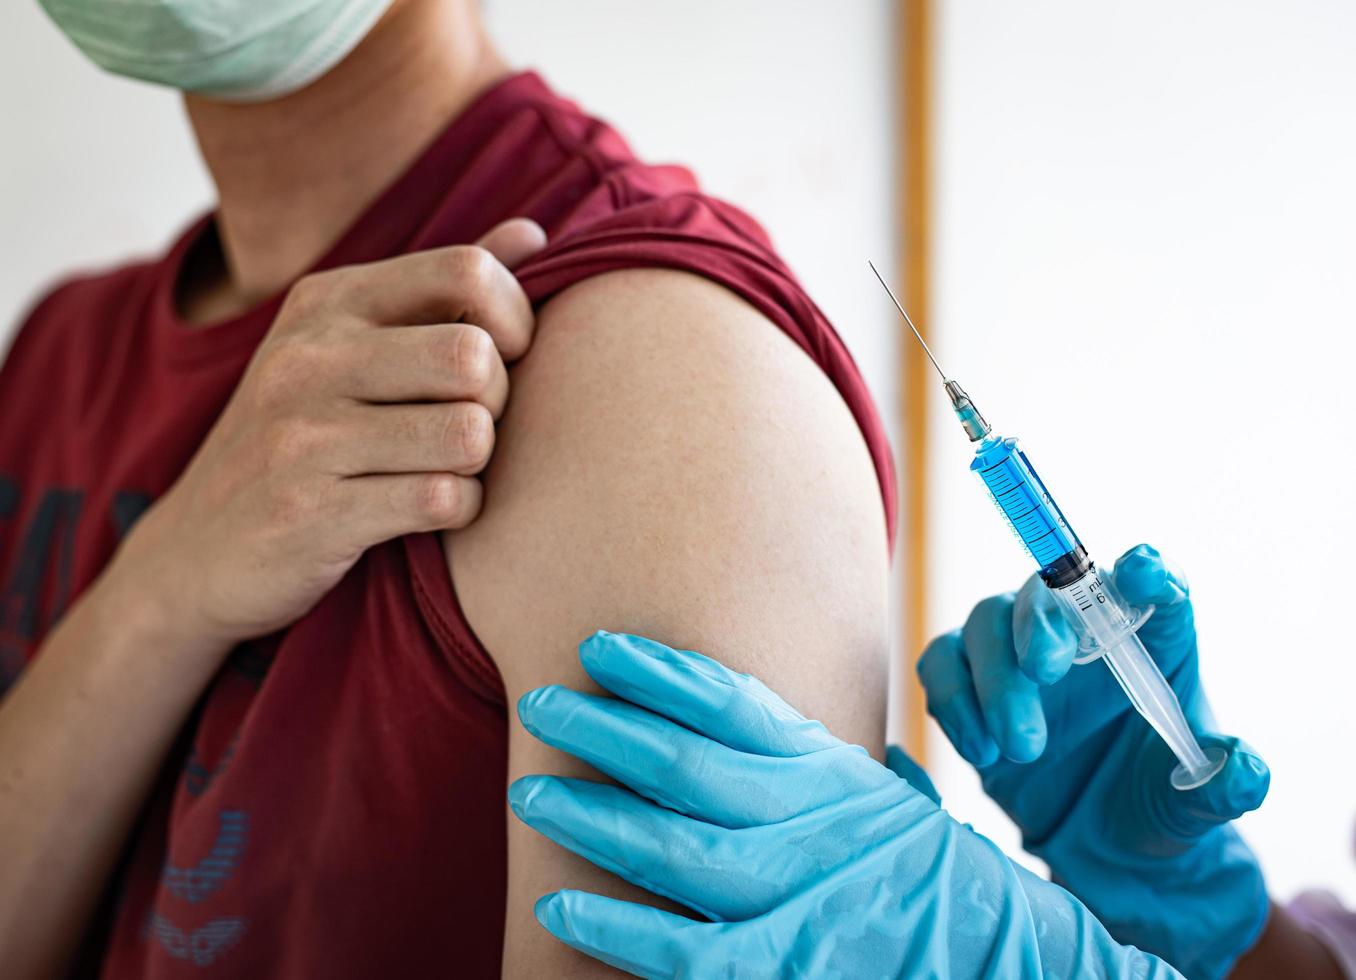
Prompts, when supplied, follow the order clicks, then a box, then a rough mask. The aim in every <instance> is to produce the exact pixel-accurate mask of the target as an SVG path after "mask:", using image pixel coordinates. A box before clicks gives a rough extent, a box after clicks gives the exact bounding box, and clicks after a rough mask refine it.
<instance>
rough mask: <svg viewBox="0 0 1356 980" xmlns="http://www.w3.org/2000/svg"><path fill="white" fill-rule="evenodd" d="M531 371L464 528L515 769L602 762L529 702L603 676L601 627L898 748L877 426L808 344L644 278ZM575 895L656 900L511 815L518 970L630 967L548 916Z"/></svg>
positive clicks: (560, 317)
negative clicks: (888, 718) (874, 451)
mask: <svg viewBox="0 0 1356 980" xmlns="http://www.w3.org/2000/svg"><path fill="white" fill-rule="evenodd" d="M512 387H513V392H512V396H511V398H510V403H509V409H508V412H507V413H506V415H505V416H504V419H503V421H502V423H501V424H500V427H499V431H498V448H497V450H496V453H495V456H494V459H493V462H492V463H491V466H490V469H489V471H488V472H487V474H486V477H485V479H486V503H485V508H484V511H483V512H482V514H481V516H480V518H479V519H478V520H477V521H476V523H475V524H473V525H472V526H471V527H470V528H467V529H465V530H464V531H459V532H456V533H454V534H451V535H449V537H448V546H449V550H448V560H449V564H450V566H451V569H452V573H453V577H454V581H455V582H456V585H457V590H458V594H459V597H460V600H461V603H462V606H463V608H464V610H465V612H466V615H467V618H468V620H469V622H470V624H471V626H472V627H473V628H474V629H475V631H476V633H477V635H478V636H479V637H480V639H481V641H482V642H483V643H484V645H485V648H486V649H487V650H488V651H489V652H490V654H491V655H492V656H493V657H494V659H495V661H496V663H497V664H498V666H499V669H500V672H501V673H502V675H503V678H504V683H505V688H506V690H507V694H508V698H509V706H510V725H509V728H510V738H509V755H510V763H509V767H510V773H509V778H510V779H515V778H517V777H518V776H520V775H524V774H526V773H530V772H555V773H567V774H571V775H587V776H590V777H591V778H595V779H596V778H601V777H599V776H598V775H597V774H596V773H594V772H592V771H591V770H586V768H585V767H584V766H583V765H582V764H581V763H578V762H577V761H575V760H573V759H570V758H568V757H566V756H564V755H563V754H562V753H559V752H557V751H556V750H554V749H550V748H548V747H546V746H545V745H542V744H541V743H539V742H537V741H535V740H534V739H532V738H531V737H530V736H529V735H527V733H526V732H525V731H524V730H523V729H522V726H521V725H520V724H519V723H518V720H517V715H516V712H514V710H513V706H514V705H515V703H516V701H517V699H518V698H519V697H520V696H521V695H522V694H523V693H524V692H526V691H528V690H530V689H532V688H534V687H538V686H540V685H543V684H550V683H562V684H568V685H570V686H572V687H576V688H582V689H586V690H597V689H596V688H595V687H594V686H593V685H591V684H590V683H589V681H588V679H587V677H586V676H585V675H584V673H583V671H582V669H581V668H580V666H579V662H578V659H577V657H576V654H575V647H576V645H577V644H578V643H579V641H580V640H582V639H583V638H584V637H585V636H587V635H588V634H590V633H592V632H593V631H594V630H596V629H609V630H613V631H624V632H631V633H640V634H644V635H647V636H652V637H654V638H655V639H657V640H661V641H663V642H665V643H667V644H670V645H672V646H679V647H686V648H689V649H696V650H701V651H702V652H704V653H707V654H709V655H711V656H713V657H715V658H717V659H718V660H721V661H722V662H724V663H726V664H728V665H729V666H731V667H733V668H735V669H737V670H741V671H746V672H749V673H753V674H755V675H757V676H758V677H759V678H761V679H762V680H763V681H765V682H766V683H767V684H768V685H769V686H770V687H772V688H773V689H774V690H776V691H777V692H778V693H780V694H781V695H782V696H783V697H785V698H786V700H787V701H788V702H790V703H791V704H792V705H794V706H795V707H797V708H799V709H800V710H801V711H802V712H804V713H805V714H806V715H807V716H810V717H815V718H819V719H820V720H822V721H823V722H825V724H827V725H828V727H829V728H830V729H831V730H832V731H833V732H834V733H835V734H837V735H838V736H840V737H842V738H844V739H846V740H848V741H853V742H859V743H861V744H863V745H865V746H866V747H867V748H868V749H869V750H870V751H871V752H872V753H873V754H875V755H877V756H879V755H880V754H881V750H882V742H883V738H884V715H885V699H886V674H887V664H886V650H887V631H886V610H887V576H888V549H887V546H886V537H885V525H884V515H883V509H882V506H881V499H880V492H879V489H878V487H877V484H876V477H875V474H874V470H873V468H872V465H871V461H870V457H869V455H868V453H867V450H866V446H865V443H864V441H863V439H862V437H861V435H860V433H859V430H858V428H857V426H856V424H855V422H854V421H853V419H852V416H851V414H850V413H849V411H848V410H847V408H846V406H845V405H844V404H843V402H842V400H841V398H840V397H839V396H838V394H837V392H836V391H834V389H833V386H832V385H831V384H830V382H829V381H828V380H827V379H826V378H825V377H824V376H823V374H822V372H820V370H819V369H818V368H817V367H816V366H815V365H814V364H813V363H812V362H811V361H810V359H809V358H808V357H807V356H806V355H805V354H804V353H803V352H802V351H801V350H800V349H799V348H798V347H796V345H795V344H794V343H793V342H792V341H790V340H789V339H788V338H787V337H786V336H785V335H784V334H783V333H781V331H779V330H778V329H777V328H776V327H775V326H773V325H772V324H770V323H769V322H768V321H767V320H766V319H765V318H763V317H762V316H761V315H760V314H759V313H758V312H757V311H755V310H754V309H753V308H752V307H750V306H749V305H747V304H746V303H744V302H743V301H742V300H740V299H738V298H737V297H735V296H734V295H733V294H731V293H729V292H727V291H725V290H724V289H722V288H721V287H719V286H717V285H715V284H713V283H710V282H708V281H706V280H703V279H699V278H697V277H695V276H690V275H687V274H684V273H678V272H669V271H658V270H639V271H628V272H618V273H611V274H608V275H605V276H601V277H598V278H595V279H592V280H588V281H586V282H584V283H581V284H579V285H578V286H575V287H573V288H572V289H570V290H568V291H566V292H565V293H563V294H561V295H560V296H559V297H557V298H556V299H554V300H553V301H552V302H551V303H550V304H548V305H547V307H546V308H545V309H544V310H543V311H542V313H541V315H540V317H539V321H538V333H537V339H536V342H535V344H534V347H533V349H532V351H531V352H530V353H529V355H528V356H527V357H525V358H524V359H523V360H522V361H521V362H519V364H518V366H517V367H515V369H514V372H513V375H512ZM506 812H507V808H506ZM560 887H580V888H588V889H591V890H594V891H602V892H608V893H612V894H617V895H627V894H630V895H631V897H635V895H636V894H637V893H635V892H634V891H628V886H625V885H624V884H623V883H621V882H620V881H619V880H617V879H615V878H612V877H611V876H610V875H608V874H606V873H605V872H602V871H600V870H598V869H596V868H593V867H592V866H590V865H587V864H586V863H585V862H583V861H582V860H581V859H579V858H576V857H574V856H573V855H570V854H567V853H566V852H565V851H564V850H562V849H560V848H558V847H556V846H555V845H554V844H551V843H550V842H549V841H547V840H546V839H545V838H541V837H538V836H537V835H536V834H535V833H534V832H533V831H531V830H529V829H527V828H526V827H524V826H522V825H521V824H519V823H518V822H517V821H515V820H512V819H511V818H510V820H509V902H508V912H507V915H508V918H507V923H506V940H505V958H504V968H505V973H506V974H507V975H515V974H529V975H534V976H536V975H551V976H563V975H585V974H588V973H591V972H594V971H597V972H610V971H607V969H606V968H604V967H602V966H601V965H599V964H597V963H596V962H594V961H591V960H586V959H584V958H583V957H582V956H580V955H579V954H576V953H574V952H573V951H572V950H569V949H567V948H566V947H564V946H563V945H561V944H559V943H557V942H556V941H555V940H554V939H552V938H551V937H550V936H549V935H548V934H547V933H546V932H545V931H544V930H542V929H540V928H539V927H538V926H537V924H536V922H535V921H534V920H533V918H532V905H533V903H534V902H535V901H536V899H537V898H538V897H540V896H541V895H542V894H544V893H546V892H548V891H552V890H554V889H556V888H560ZM651 900H652V901H653V899H651Z"/></svg>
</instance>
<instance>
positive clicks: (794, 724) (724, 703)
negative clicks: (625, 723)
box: [579, 630, 843, 756]
mask: <svg viewBox="0 0 1356 980" xmlns="http://www.w3.org/2000/svg"><path fill="white" fill-rule="evenodd" d="M579 661H580V663H581V664H583V666H584V670H585V671H587V672H588V675H589V676H590V677H592V678H593V679H594V680H595V681H597V682H598V683H599V684H600V685H602V686H603V687H604V688H606V689H607V690H609V691H611V692H612V693H613V694H616V695H617V696H618V697H621V698H624V699H626V700H627V701H630V702H631V703H632V704H638V705H640V706H641V707H642V708H648V709H649V710H651V711H653V712H655V713H657V714H661V715H663V716H664V717H666V718H669V719H671V720H672V721H676V722H677V723H678V724H680V725H683V726H684V727H686V728H690V729H692V730H693V731H694V732H699V733H701V734H703V735H705V736H707V737H708V738H713V739H715V740H716V741H717V742H720V743H722V744H724V745H728V746H729V747H730V748H732V749H738V750H739V751H741V752H753V753H757V754H759V755H774V756H792V755H804V754H806V753H807V752H818V751H819V750H820V749H825V748H831V747H833V746H836V745H841V744H843V743H842V742H841V741H840V740H839V739H837V738H835V737H834V736H833V735H830V734H829V731H828V729H826V728H825V727H824V726H823V725H822V724H820V723H819V722H817V721H811V720H810V719H808V718H806V717H805V716H804V715H802V714H801V713H800V712H799V711H797V710H796V709H795V708H793V707H791V706H790V705H789V704H787V703H786V702H785V701H783V700H782V699H781V698H780V697H778V696H777V695H776V694H775V693H774V692H773V691H771V690H770V689H769V688H768V687H767V686H766V685H764V684H763V683H762V681H760V680H758V679H757V678H756V677H750V676H749V675H748V674H740V673H737V672H736V671H733V670H730V669H729V668H728V667H726V666H724V665H723V664H720V663H718V662H717V661H715V660H712V659H711V658H710V657H706V656H703V655H702V654H700V653H694V652H692V651H690V650H675V649H673V648H671V647H667V646H665V645H664V644H662V643H659V642H657V641H655V640H651V639H648V638H647V637H643V636H631V635H629V634H625V633H608V632H606V631H602V630H600V631H599V632H597V633H594V634H593V635H592V636H590V637H589V638H588V639H587V640H585V641H584V642H583V643H581V644H580V645H579Z"/></svg>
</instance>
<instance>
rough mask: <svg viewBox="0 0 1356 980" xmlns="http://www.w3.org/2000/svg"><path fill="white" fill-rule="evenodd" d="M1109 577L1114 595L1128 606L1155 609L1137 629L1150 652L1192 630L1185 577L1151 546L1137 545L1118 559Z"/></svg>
mask: <svg viewBox="0 0 1356 980" xmlns="http://www.w3.org/2000/svg"><path fill="white" fill-rule="evenodd" d="M1111 577H1112V583H1113V584H1114V585H1115V587H1116V591H1117V592H1119V593H1120V594H1121V596H1122V598H1124V599H1125V601H1126V602H1128V603H1129V604H1130V605H1132V606H1136V607H1138V608H1140V609H1143V608H1146V607H1148V606H1153V607H1154V613H1153V615H1152V616H1150V617H1149V619H1148V620H1146V621H1145V623H1144V625H1143V626H1142V627H1140V636H1141V637H1142V638H1143V639H1144V641H1145V643H1146V645H1148V646H1149V647H1150V648H1151V649H1152V648H1153V647H1154V646H1155V645H1156V644H1155V641H1156V640H1172V639H1178V638H1180V637H1181V636H1182V635H1183V631H1187V630H1192V629H1194V628H1195V624H1194V621H1193V615H1192V608H1191V587H1190V585H1189V584H1188V583H1187V579H1186V575H1185V574H1183V573H1182V571H1181V569H1179V568H1178V567H1177V566H1176V565H1175V564H1173V563H1172V562H1170V561H1168V560H1167V559H1165V558H1164V557H1163V555H1162V554H1161V553H1160V552H1159V550H1158V549H1157V548H1155V547H1154V546H1153V545H1148V544H1140V545H1136V546H1135V547H1133V548H1131V549H1130V550H1129V551H1127V552H1126V553H1125V554H1123V555H1121V557H1120V558H1118V559H1117V560H1116V565H1115V567H1114V568H1113V569H1112V572H1111Z"/></svg>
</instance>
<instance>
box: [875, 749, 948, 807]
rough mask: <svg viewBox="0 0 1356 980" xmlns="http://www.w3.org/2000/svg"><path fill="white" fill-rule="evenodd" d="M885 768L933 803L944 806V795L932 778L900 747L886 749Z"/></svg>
mask: <svg viewBox="0 0 1356 980" xmlns="http://www.w3.org/2000/svg"><path fill="white" fill-rule="evenodd" d="M885 767H886V768H887V769H889V770H890V771H891V772H892V773H894V774H895V775H896V776H898V777H899V778H900V779H902V780H904V781H905V782H906V783H908V784H909V785H910V786H912V787H913V788H914V789H916V790H918V792H920V793H922V794H923V795H924V796H926V797H927V798H928V799H930V800H931V801H932V802H933V803H936V804H937V805H938V806H941V805H942V794H941V793H938V792H937V787H936V786H934V785H933V784H932V778H931V777H930V776H928V774H927V772H925V771H924V769H923V767H922V766H920V765H919V764H918V763H916V762H914V761H913V757H912V756H911V755H909V753H907V752H905V751H904V750H903V749H901V748H900V747H899V746H898V745H887V746H886V747H885Z"/></svg>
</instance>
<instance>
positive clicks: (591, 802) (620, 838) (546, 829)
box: [508, 776, 777, 919]
mask: <svg viewBox="0 0 1356 980" xmlns="http://www.w3.org/2000/svg"><path fill="white" fill-rule="evenodd" d="M508 797H509V806H510V807H511V808H512V810H513V813H514V815H515V816H517V817H518V819H519V820H521V821H522V822H523V823H525V824H527V825H528V826H529V827H531V828H532V829H533V830H535V831H537V832H538V833H540V834H542V835H544V836H546V837H549V838H550V839H551V840H553V841H555V842H556V843H557V844H559V845H560V846H561V847H563V848H565V849H566V850H569V851H573V852H574V853H575V854H578V855H579V856H580V857H582V858H584V859H585V860H587V861H591V862H592V863H594V864H596V865H597V866H598V867H600V868H603V869H605V870H607V871H611V872H612V873H613V874H615V875H617V876H618V877H620V878H624V879H625V880H627V881H629V882H631V883H632V884H634V885H639V886H640V887H641V888H644V889H645V890H646V891H649V892H653V893H654V894H656V895H662V896H664V897H665V898H671V899H673V900H674V901H675V902H679V903H681V904H683V905H686V906H687V907H688V908H690V909H693V910H694V911H696V912H700V913H701V914H702V915H704V916H706V917H707V918H709V919H735V918H749V917H752V916H755V915H759V914H761V913H762V912H765V911H766V910H767V909H768V908H770V907H771V906H772V905H773V904H775V901H776V897H777V896H776V895H775V894H773V893H771V892H770V891H769V889H768V888H767V887H766V886H765V885H763V884H762V883H761V882H759V881H758V880H757V879H756V878H754V876H753V874H752V870H753V869H751V868H748V867H742V866H741V865H742V864H743V863H744V862H742V861H741V860H740V857H739V855H734V854H731V853H730V848H729V846H728V840H727V838H728V834H729V832H728V831H724V830H721V829H719V828H717V827H715V826H713V825H712V824H709V823H703V822H702V821H700V820H693V819H692V818H691V817H685V816H683V815H682V814H680V813H675V812H674V811H672V810H669V809H666V808H665V807H662V806H656V805H655V804H653V803H651V802H649V801H648V800H644V799H641V798H640V797H639V796H637V795H636V794H635V793H632V792H630V791H629V790H626V789H622V788H621V787H618V786H608V785H605V784H603V783H592V782H588V781H587V780H583V779H566V778H562V777H558V776H524V777H522V778H521V779H518V780H516V781H515V782H514V783H513V784H512V785H511V786H510V787H509V792H508ZM732 876H733V877H732ZM733 881H738V882H739V883H740V887H737V888H732V887H730V886H731V883H732V882H733Z"/></svg>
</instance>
